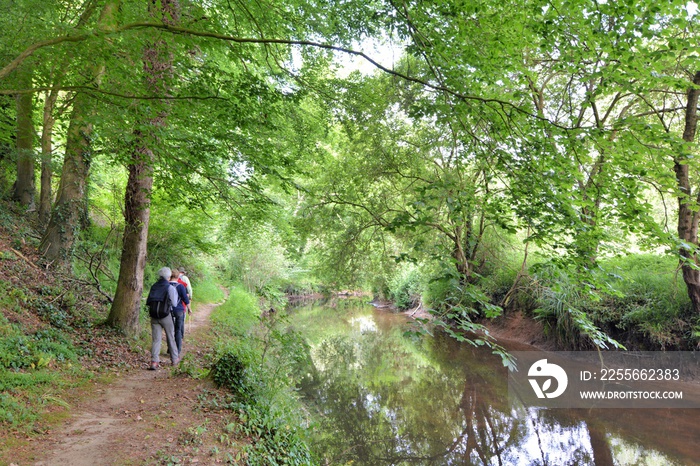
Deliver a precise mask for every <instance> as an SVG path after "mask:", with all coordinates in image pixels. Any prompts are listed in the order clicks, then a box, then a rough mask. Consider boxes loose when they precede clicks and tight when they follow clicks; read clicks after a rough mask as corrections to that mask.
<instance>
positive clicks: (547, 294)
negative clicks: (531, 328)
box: [534, 264, 624, 349]
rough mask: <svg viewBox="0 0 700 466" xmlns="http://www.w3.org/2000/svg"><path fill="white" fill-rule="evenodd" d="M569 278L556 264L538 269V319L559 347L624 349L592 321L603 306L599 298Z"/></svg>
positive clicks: (535, 311) (544, 265)
mask: <svg viewBox="0 0 700 466" xmlns="http://www.w3.org/2000/svg"><path fill="white" fill-rule="evenodd" d="M569 277H570V275H569V274H567V272H566V270H563V269H561V268H559V267H557V266H556V265H547V264H543V265H541V266H540V267H538V268H537V272H536V281H537V283H538V287H537V290H536V293H537V300H538V304H539V306H540V307H539V308H538V309H535V310H534V313H535V316H536V318H538V319H541V320H543V321H544V322H545V324H546V325H547V326H548V327H547V328H548V329H549V330H550V331H551V332H552V334H553V336H554V338H555V340H556V342H557V344H558V345H559V346H560V347H563V348H567V349H577V348H579V347H582V346H583V347H585V346H586V345H590V344H592V345H593V347H597V348H602V349H607V348H609V347H613V348H624V347H623V346H622V345H621V344H620V343H618V342H617V341H615V340H614V339H613V338H611V337H610V336H608V335H607V334H605V332H603V331H601V330H600V329H599V328H598V327H597V326H596V325H595V323H594V322H593V320H592V314H593V313H594V311H592V309H591V308H592V307H593V306H595V307H598V306H599V305H600V298H599V297H598V295H597V294H596V293H595V292H594V291H593V290H591V289H590V288H588V287H585V286H582V285H581V284H579V283H578V282H576V281H573V280H570V279H569Z"/></svg>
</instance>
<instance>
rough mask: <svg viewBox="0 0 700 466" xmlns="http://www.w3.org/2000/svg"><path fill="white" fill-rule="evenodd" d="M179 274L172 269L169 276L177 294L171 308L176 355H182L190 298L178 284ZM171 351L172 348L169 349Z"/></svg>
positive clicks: (183, 287)
mask: <svg viewBox="0 0 700 466" xmlns="http://www.w3.org/2000/svg"><path fill="white" fill-rule="evenodd" d="M179 277H180V273H179V272H178V271H177V270H174V269H173V272H172V274H170V284H171V285H173V286H171V288H174V289H175V291H176V293H177V299H176V300H175V301H173V302H174V303H176V304H175V305H174V306H173V311H172V315H173V322H174V323H175V344H176V345H177V353H178V354H179V355H182V337H183V336H184V335H185V310H186V309H187V308H188V306H189V305H190V298H189V296H188V295H187V290H186V289H185V286H184V285H183V284H182V283H179V282H178V278H179ZM171 349H172V347H171Z"/></svg>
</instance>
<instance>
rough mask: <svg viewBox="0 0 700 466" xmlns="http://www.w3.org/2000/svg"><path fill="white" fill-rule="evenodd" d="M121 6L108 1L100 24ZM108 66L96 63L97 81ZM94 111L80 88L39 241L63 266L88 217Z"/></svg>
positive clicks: (112, 17) (43, 251)
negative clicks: (57, 183)
mask: <svg viewBox="0 0 700 466" xmlns="http://www.w3.org/2000/svg"><path fill="white" fill-rule="evenodd" d="M118 10H119V0H110V1H108V2H107V3H106V4H105V6H104V7H103V9H102V13H101V15H100V19H99V25H100V28H103V29H106V28H109V27H111V26H113V25H114V24H115V23H116V18H117V13H118ZM86 15H87V12H86ZM81 21H82V19H81ZM104 70H105V68H104V65H96V66H95V68H94V69H93V70H92V77H93V82H92V84H93V85H95V86H99V84H100V79H101V77H102V75H103V74H104ZM91 113H92V107H91V102H90V98H89V96H88V95H87V94H85V93H83V92H79V93H78V94H77V95H76V96H75V99H74V101H73V111H72V113H71V118H70V124H69V126H68V135H67V137H66V151H65V157H64V160H63V169H62V171H61V181H60V183H59V186H58V193H57V195H56V203H55V205H54V207H53V209H52V211H51V217H50V219H49V224H48V226H47V227H46V231H45V232H44V236H43V237H42V238H41V244H40V245H39V251H40V253H41V255H42V256H43V259H44V261H46V262H48V263H56V264H58V265H59V266H60V267H70V259H71V252H72V250H73V244H74V242H75V238H76V237H77V235H78V232H79V230H80V226H81V224H83V223H85V222H86V220H87V219H86V218H85V217H86V215H87V205H86V202H87V198H86V188H87V182H88V176H89V175H90V163H91V162H92V152H91V147H90V138H91V136H92V129H93V128H92V123H90V116H91ZM42 180H43V173H42Z"/></svg>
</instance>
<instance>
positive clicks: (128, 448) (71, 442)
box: [11, 304, 226, 466]
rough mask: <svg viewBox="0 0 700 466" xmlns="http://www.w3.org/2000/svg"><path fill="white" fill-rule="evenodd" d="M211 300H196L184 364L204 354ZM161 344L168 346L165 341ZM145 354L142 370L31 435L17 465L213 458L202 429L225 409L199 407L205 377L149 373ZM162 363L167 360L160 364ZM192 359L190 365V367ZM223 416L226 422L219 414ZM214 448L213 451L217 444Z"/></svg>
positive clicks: (106, 387) (97, 392) (181, 461)
mask: <svg viewBox="0 0 700 466" xmlns="http://www.w3.org/2000/svg"><path fill="white" fill-rule="evenodd" d="M215 307H216V304H207V305H202V306H199V307H198V308H197V309H196V312H194V313H193V315H192V322H191V323H188V324H187V325H186V328H185V340H184V342H183V349H184V351H183V352H184V356H183V361H182V363H181V364H182V366H181V369H186V368H187V367H196V365H199V364H201V359H202V358H203V357H205V356H203V355H206V354H208V353H209V352H208V351H207V348H205V347H204V345H205V344H206V342H202V341H201V340H206V338H203V336H204V333H205V331H206V330H207V328H208V326H209V315H210V314H211V312H212V310H213V309H214V308H215ZM164 346H165V345H164ZM149 359H150V358H149V356H148V353H147V352H146V351H144V363H143V365H142V367H141V368H140V370H132V371H129V372H128V373H127V374H126V375H124V376H122V377H120V378H119V379H117V380H116V381H114V382H113V383H111V384H109V385H104V386H101V387H96V388H95V390H91V392H93V393H91V394H89V395H87V397H86V399H84V400H81V401H80V402H79V403H78V404H77V405H75V406H73V407H72V411H73V413H74V414H73V415H72V417H71V418H70V419H69V420H68V421H66V423H65V424H64V425H62V426H60V427H58V428H57V429H56V430H55V431H53V432H52V433H50V434H49V435H48V436H47V437H44V438H42V439H37V440H34V441H32V442H31V443H30V447H29V450H28V451H27V452H25V453H27V455H22V456H23V457H24V458H23V459H24V460H25V461H19V462H15V463H11V464H14V465H17V466H24V465H29V464H34V465H36V466H59V465H70V466H82V465H84V466H96V465H143V464H173V463H174V464H213V463H217V462H219V461H218V460H215V459H214V458H213V457H212V456H211V455H212V454H213V453H211V454H209V455H208V452H207V451H202V450H203V447H205V444H206V442H205V439H204V437H205V434H206V433H207V431H208V430H212V429H211V426H212V423H214V424H216V423H217V420H220V419H218V418H220V417H223V415H220V414H217V413H211V412H207V411H208V410H207V409H206V408H202V406H201V403H200V401H199V400H198V395H199V394H201V393H203V392H205V391H206V392H209V391H212V392H215V389H214V388H213V387H212V386H211V383H210V382H208V381H203V380H197V379H194V378H192V377H189V376H187V375H186V374H179V375H178V374H176V372H175V371H173V370H171V368H170V365H169V360H168V358H167V357H163V355H161V364H163V365H162V366H161V369H159V370H157V371H149V370H147V367H148V360H149ZM163 361H166V362H165V363H163ZM188 365H189V366H188ZM223 421H224V422H226V420H225V419H224V420H223ZM212 451H216V449H215V448H214V449H213V450H212Z"/></svg>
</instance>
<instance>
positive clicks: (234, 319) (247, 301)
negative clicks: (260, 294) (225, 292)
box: [211, 286, 260, 337]
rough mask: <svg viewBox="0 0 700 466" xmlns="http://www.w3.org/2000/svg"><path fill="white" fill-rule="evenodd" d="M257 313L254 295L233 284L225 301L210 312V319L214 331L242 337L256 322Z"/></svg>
mask: <svg viewBox="0 0 700 466" xmlns="http://www.w3.org/2000/svg"><path fill="white" fill-rule="evenodd" d="M259 315H260V308H258V305H257V302H256V299H255V297H254V296H253V295H251V294H250V293H247V292H246V291H245V290H243V289H242V288H241V287H238V286H234V287H233V288H231V291H230V294H229V297H228V299H227V300H226V302H225V303H224V304H222V305H221V306H218V307H217V308H216V309H215V310H214V312H213V313H212V316H211V321H212V325H213V327H214V331H215V332H221V333H222V334H224V335H227V334H233V335H236V336H237V337H243V336H245V335H246V334H247V333H248V332H249V331H250V330H251V328H252V327H253V326H254V325H255V324H256V323H257V322H258V317H259Z"/></svg>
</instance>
